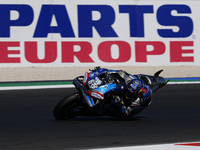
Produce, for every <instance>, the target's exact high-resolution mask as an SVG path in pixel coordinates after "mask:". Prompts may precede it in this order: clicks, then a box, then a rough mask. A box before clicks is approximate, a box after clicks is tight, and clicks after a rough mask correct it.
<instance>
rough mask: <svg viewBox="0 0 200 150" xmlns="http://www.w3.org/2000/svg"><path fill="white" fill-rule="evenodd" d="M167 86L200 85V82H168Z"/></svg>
mask: <svg viewBox="0 0 200 150" xmlns="http://www.w3.org/2000/svg"><path fill="white" fill-rule="evenodd" d="M167 84H200V81H191V82H188V81H185V82H184V81H183V82H168V83H167Z"/></svg>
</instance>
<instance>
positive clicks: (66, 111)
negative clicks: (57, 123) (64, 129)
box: [53, 94, 79, 120]
mask: <svg viewBox="0 0 200 150" xmlns="http://www.w3.org/2000/svg"><path fill="white" fill-rule="evenodd" d="M78 102H79V99H78V97H77V96H76V94H73V95H70V96H67V97H65V98H63V99H62V100H61V101H60V102H59V103H58V104H57V105H56V107H55V108H54V111H53V114H54V117H55V118H56V119H57V120H67V119H70V118H74V117H76V116H77V113H76V112H75V111H74V110H75V109H76V108H77V106H78Z"/></svg>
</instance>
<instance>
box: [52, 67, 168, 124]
mask: <svg viewBox="0 0 200 150" xmlns="http://www.w3.org/2000/svg"><path fill="white" fill-rule="evenodd" d="M107 71H108V69H105V68H100V67H95V68H94V69H93V70H90V72H86V73H85V75H84V76H78V77H76V78H75V79H74V80H73V84H74V86H75V87H76V89H77V92H76V93H74V94H71V95H69V96H67V97H65V98H64V99H62V100H61V101H60V102H59V103H58V104H57V105H56V106H55V108H54V112H53V113H54V116H55V118H56V119H57V120H67V119H70V118H74V117H77V116H114V117H122V116H123V114H122V112H121V110H120V109H119V107H117V106H116V105H115V104H114V103H113V96H114V95H123V93H124V92H125V90H126V89H124V88H123V86H122V82H123V81H120V78H118V77H116V76H114V75H110V74H109V75H108V74H107ZM162 71H163V70H160V71H158V72H156V73H155V74H154V75H153V76H151V75H145V74H138V75H134V76H135V77H137V78H139V79H141V80H142V81H143V82H144V83H145V84H147V85H148V86H149V87H150V88H151V90H152V92H155V91H156V90H157V89H159V88H161V87H163V86H165V85H166V84H167V82H168V81H165V79H164V78H163V77H160V76H159V74H160V73H161V72H162ZM132 115H135V113H134V112H132V113H131V114H130V115H129V116H132Z"/></svg>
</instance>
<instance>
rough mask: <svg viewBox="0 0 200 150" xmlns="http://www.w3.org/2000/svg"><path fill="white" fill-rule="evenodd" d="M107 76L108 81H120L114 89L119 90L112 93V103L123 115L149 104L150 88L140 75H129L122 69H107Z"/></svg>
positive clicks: (137, 111) (137, 110) (138, 110)
mask: <svg viewBox="0 0 200 150" xmlns="http://www.w3.org/2000/svg"><path fill="white" fill-rule="evenodd" d="M107 77H108V81H109V82H119V83H120V84H119V85H120V86H118V88H117V89H116V91H119V89H120V90H121V92H120V94H118V95H115V94H114V95H113V103H114V104H115V105H116V106H118V107H119V108H120V109H121V112H122V114H123V115H124V116H129V115H130V114H131V113H139V112H140V111H142V110H143V109H144V108H146V107H147V106H148V105H150V104H151V100H152V99H151V95H152V90H151V88H150V87H149V86H148V85H147V84H145V83H144V81H143V80H141V79H140V75H131V74H129V73H127V72H126V71H123V70H107ZM116 78H117V80H116ZM113 80H114V81H113ZM116 93H117V92H116ZM118 93H119V92H118Z"/></svg>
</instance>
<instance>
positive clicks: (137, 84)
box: [125, 79, 144, 99]
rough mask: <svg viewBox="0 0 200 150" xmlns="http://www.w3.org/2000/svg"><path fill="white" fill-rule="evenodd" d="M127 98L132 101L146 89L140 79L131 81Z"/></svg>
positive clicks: (127, 90)
mask: <svg viewBox="0 0 200 150" xmlns="http://www.w3.org/2000/svg"><path fill="white" fill-rule="evenodd" d="M126 88H127V89H126V93H125V97H126V99H131V98H134V97H135V96H137V95H138V94H140V93H142V91H143V89H144V83H143V82H142V80H140V79H133V80H131V81H130V82H129V83H128V85H127V87H126Z"/></svg>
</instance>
